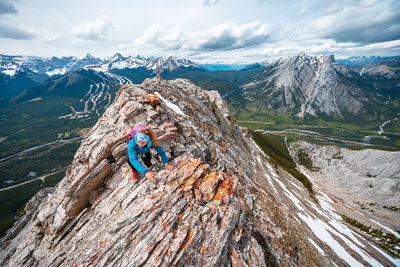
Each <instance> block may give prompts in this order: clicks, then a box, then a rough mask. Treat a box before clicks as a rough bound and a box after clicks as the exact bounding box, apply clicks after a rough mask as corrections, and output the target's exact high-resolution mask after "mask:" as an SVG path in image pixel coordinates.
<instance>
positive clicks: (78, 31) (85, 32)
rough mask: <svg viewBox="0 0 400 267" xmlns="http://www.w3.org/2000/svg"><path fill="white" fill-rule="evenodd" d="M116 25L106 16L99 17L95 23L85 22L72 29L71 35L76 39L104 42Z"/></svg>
mask: <svg viewBox="0 0 400 267" xmlns="http://www.w3.org/2000/svg"><path fill="white" fill-rule="evenodd" d="M116 25H117V23H116V22H115V21H113V20H111V19H110V18H109V17H108V16H105V15H101V16H100V17H99V18H98V19H96V20H95V21H91V22H87V23H84V24H82V25H79V26H76V27H74V28H72V30H71V33H72V34H73V35H74V36H75V37H76V38H78V39H82V40H89V41H102V40H105V39H106V38H107V37H108V35H109V34H110V32H111V31H112V30H114V29H115V27H116Z"/></svg>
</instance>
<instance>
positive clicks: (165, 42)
mask: <svg viewBox="0 0 400 267" xmlns="http://www.w3.org/2000/svg"><path fill="white" fill-rule="evenodd" d="M183 38H184V33H183V32H182V31H181V29H180V28H179V27H178V26H175V27H174V28H173V29H171V30H166V29H164V28H163V27H161V25H160V24H158V23H156V24H153V25H151V26H150V27H149V28H148V29H147V30H146V31H145V32H144V34H143V36H140V37H138V38H137V39H136V40H135V41H134V43H135V44H136V45H140V46H147V45H151V46H154V47H159V48H162V49H164V50H177V49H179V48H181V46H182V45H183V42H184V41H183Z"/></svg>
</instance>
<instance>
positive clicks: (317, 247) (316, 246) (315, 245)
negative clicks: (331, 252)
mask: <svg viewBox="0 0 400 267" xmlns="http://www.w3.org/2000/svg"><path fill="white" fill-rule="evenodd" d="M308 240H309V241H310V243H311V244H312V245H313V246H314V247H315V248H316V249H317V250H318V251H319V253H321V254H322V255H324V256H325V253H324V251H323V250H322V248H320V247H319V246H318V245H317V243H315V242H314V240H312V239H311V238H308Z"/></svg>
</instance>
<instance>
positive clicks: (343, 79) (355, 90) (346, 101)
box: [241, 54, 399, 120]
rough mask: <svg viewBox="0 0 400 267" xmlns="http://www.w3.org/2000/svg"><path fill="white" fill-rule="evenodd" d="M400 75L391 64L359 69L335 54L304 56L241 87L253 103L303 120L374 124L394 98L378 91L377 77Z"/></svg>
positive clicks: (284, 62) (276, 66) (281, 62)
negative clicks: (357, 119) (370, 122)
mask: <svg viewBox="0 0 400 267" xmlns="http://www.w3.org/2000/svg"><path fill="white" fill-rule="evenodd" d="M398 72H399V68H396V67H389V66H387V65H385V64H382V65H367V66H357V67H354V66H346V65H342V64H339V63H336V62H335V60H334V58H333V56H329V57H328V56H316V57H311V56H306V55H304V54H300V55H297V56H293V57H289V58H285V59H279V60H277V61H275V62H274V63H272V64H270V65H268V66H267V67H266V68H265V71H264V73H263V74H261V75H259V76H258V77H255V79H254V80H252V81H251V82H249V83H247V84H245V85H243V86H242V87H241V88H242V90H243V92H244V95H245V97H247V99H248V100H249V101H250V102H255V103H257V104H258V106H259V107H260V108H261V109H264V110H268V109H274V110H282V111H289V112H292V113H293V114H295V115H296V116H297V117H299V118H304V117H305V116H313V117H323V118H331V119H336V120H342V119H349V118H362V119H365V120H369V119H377V118H379V116H380V115H382V109H381V108H382V107H383V106H384V103H383V102H384V101H385V100H387V99H388V98H387V95H385V96H384V95H380V94H379V92H378V91H377V90H375V88H374V81H373V79H378V76H380V77H384V78H385V79H386V80H388V79H389V80H390V79H393V78H395V77H398ZM386 86H387V84H386ZM397 86H398V85H397ZM397 86H396V87H397ZM386 109H387V110H385V111H384V112H387V113H389V114H391V115H393V114H395V112H394V111H393V110H390V108H388V107H387V108H386Z"/></svg>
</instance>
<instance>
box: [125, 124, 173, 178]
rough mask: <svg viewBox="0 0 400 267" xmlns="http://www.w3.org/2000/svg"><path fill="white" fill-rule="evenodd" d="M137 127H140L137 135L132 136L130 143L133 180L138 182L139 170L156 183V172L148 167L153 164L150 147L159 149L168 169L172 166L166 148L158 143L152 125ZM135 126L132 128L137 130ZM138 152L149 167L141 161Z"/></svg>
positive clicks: (129, 162)
mask: <svg viewBox="0 0 400 267" xmlns="http://www.w3.org/2000/svg"><path fill="white" fill-rule="evenodd" d="M135 128H138V131H137V132H136V133H135V136H132V139H131V140H130V141H129V143H128V158H129V160H128V164H129V166H131V168H132V171H133V182H134V183H136V182H137V181H138V176H139V173H138V172H140V173H142V174H144V175H145V177H146V178H147V179H149V180H150V181H151V182H153V183H155V182H156V181H155V178H156V175H155V173H154V172H149V170H148V168H150V167H151V165H152V164H151V153H150V148H154V149H155V150H156V151H157V153H158V154H159V155H160V156H161V159H162V161H163V163H164V164H165V167H166V168H167V169H169V170H171V169H172V166H170V165H168V164H167V163H168V158H167V155H166V154H165V151H164V149H163V148H162V147H161V146H159V145H158V139H157V136H156V135H155V133H154V132H153V130H152V129H151V127H150V126H147V127H146V126H139V127H135ZM135 128H134V129H133V130H132V132H134V131H135ZM138 154H140V155H141V158H142V160H143V162H144V164H145V165H146V166H147V168H146V167H145V166H144V165H143V164H142V163H140V162H139V160H138ZM143 155H144V156H143Z"/></svg>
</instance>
